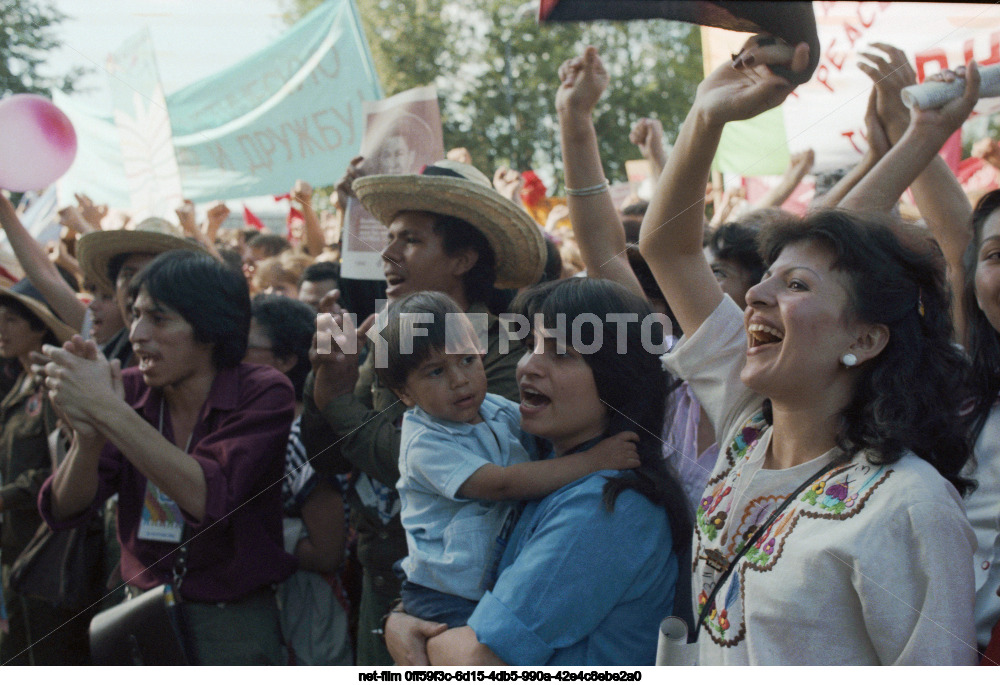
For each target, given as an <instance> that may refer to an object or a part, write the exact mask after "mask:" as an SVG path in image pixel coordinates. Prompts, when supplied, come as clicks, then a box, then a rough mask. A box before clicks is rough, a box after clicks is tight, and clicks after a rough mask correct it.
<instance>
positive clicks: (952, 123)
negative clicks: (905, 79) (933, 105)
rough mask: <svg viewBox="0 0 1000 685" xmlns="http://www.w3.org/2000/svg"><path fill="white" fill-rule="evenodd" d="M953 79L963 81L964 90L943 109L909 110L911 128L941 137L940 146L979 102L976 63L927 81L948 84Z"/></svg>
mask: <svg viewBox="0 0 1000 685" xmlns="http://www.w3.org/2000/svg"><path fill="white" fill-rule="evenodd" d="M955 79H965V90H964V91H963V93H962V96H961V97H957V98H955V99H954V100H952V101H951V102H949V103H948V104H946V105H945V106H944V107H940V108H938V109H918V108H916V107H914V108H913V109H912V110H911V126H912V127H913V128H915V129H919V130H921V131H923V132H925V133H926V132H934V133H938V132H939V136H943V137H944V138H943V139H942V142H941V144H942V145H943V144H944V140H947V138H948V136H950V135H951V134H952V133H954V132H955V131H957V130H958V128H959V127H960V126H961V125H962V124H964V123H965V120H966V119H968V118H969V115H970V114H972V108H973V107H975V106H976V102H978V101H979V82H980V77H979V65H978V64H977V63H976V62H974V61H973V62H969V66H967V67H958V68H957V69H955V70H954V71H951V70H950V69H945V70H943V71H940V72H938V73H937V74H934V75H933V76H931V77H929V78H928V79H927V80H928V81H943V82H945V83H950V82H952V81H954V80H955Z"/></svg>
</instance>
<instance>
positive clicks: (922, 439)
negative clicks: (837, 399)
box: [760, 210, 971, 494]
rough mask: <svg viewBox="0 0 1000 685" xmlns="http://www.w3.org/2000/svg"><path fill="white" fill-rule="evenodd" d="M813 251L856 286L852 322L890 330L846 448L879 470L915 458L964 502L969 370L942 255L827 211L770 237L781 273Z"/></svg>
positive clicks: (867, 374) (852, 407)
mask: <svg viewBox="0 0 1000 685" xmlns="http://www.w3.org/2000/svg"><path fill="white" fill-rule="evenodd" d="M802 242H807V243H812V244H816V245H818V246H820V247H822V248H824V249H826V250H828V251H829V253H830V254H831V255H832V257H833V268H834V269H835V270H837V271H839V272H840V273H842V274H843V275H844V276H846V279H847V282H848V297H849V306H850V309H851V312H852V313H853V315H854V316H855V317H857V319H858V320H860V321H863V322H865V323H869V324H882V325H885V326H887V327H888V329H889V341H888V343H887V344H886V346H885V349H883V350H882V352H881V353H880V354H879V355H878V356H877V357H875V358H874V359H872V360H870V361H869V362H867V363H865V364H863V365H862V366H861V367H859V376H858V379H857V384H856V385H855V388H854V394H853V396H852V398H851V401H850V402H849V403H848V405H847V407H845V408H844V410H843V412H842V413H841V416H840V424H839V428H838V431H837V444H838V446H839V447H841V448H842V449H843V450H844V451H845V452H847V453H849V454H850V453H854V452H857V451H858V450H863V449H867V450H870V451H869V456H868V459H869V461H871V462H872V463H876V464H891V463H893V462H896V461H898V460H899V459H900V458H901V457H902V455H903V452H904V451H905V450H911V451H913V452H914V453H915V454H916V455H917V456H919V457H920V458H921V459H924V460H925V461H927V462H929V463H930V464H932V465H933V466H934V467H935V468H936V469H937V470H938V472H939V473H940V474H941V475H942V476H944V477H945V478H946V479H947V480H948V481H950V482H951V483H952V484H953V485H954V486H955V487H956V488H957V489H958V490H959V492H961V493H963V494H964V493H965V492H966V491H967V489H968V488H969V487H970V486H971V482H970V481H969V480H967V479H965V478H963V477H962V476H960V475H959V474H960V471H961V470H962V467H963V466H964V465H965V463H966V461H968V458H969V454H970V451H971V450H970V447H971V446H970V442H969V439H968V435H967V433H966V432H965V430H964V428H963V425H962V421H961V420H960V416H959V407H960V405H961V402H962V398H963V397H964V394H965V391H964V385H963V379H964V378H965V375H966V371H967V368H968V364H967V362H966V359H965V357H964V355H963V354H962V352H961V350H959V349H958V348H956V347H955V346H954V345H953V344H952V333H953V328H952V319H951V309H950V304H951V302H950V295H949V291H948V287H947V282H946V280H945V269H944V263H943V260H942V258H941V255H940V252H935V251H933V250H931V249H929V246H928V245H927V243H926V241H924V240H923V239H922V238H921V237H919V236H916V235H915V234H912V233H908V232H906V230H905V229H902V228H900V227H897V226H895V225H893V224H891V223H889V222H888V221H887V220H886V219H883V218H881V217H875V216H865V215H859V214H854V213H849V212H845V211H841V210H826V211H820V212H816V213H814V214H811V215H808V216H806V217H805V218H804V219H801V220H799V221H796V222H778V223H775V224H772V225H770V226H768V227H765V228H764V229H763V231H762V232H761V236H760V245H761V255H762V256H763V257H764V261H765V263H767V264H768V265H770V264H772V263H773V262H774V261H775V259H777V257H778V255H779V254H780V253H781V251H782V250H783V249H784V248H785V247H787V246H789V245H792V244H796V243H802Z"/></svg>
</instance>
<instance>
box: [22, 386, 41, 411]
mask: <svg viewBox="0 0 1000 685" xmlns="http://www.w3.org/2000/svg"><path fill="white" fill-rule="evenodd" d="M42 392H43V391H42V390H39V391H38V392H36V393H35V394H34V395H32V396H31V397H29V398H28V403H27V405H26V406H25V408H24V410H25V412H26V413H27V414H28V416H38V415H39V414H41V413H42Z"/></svg>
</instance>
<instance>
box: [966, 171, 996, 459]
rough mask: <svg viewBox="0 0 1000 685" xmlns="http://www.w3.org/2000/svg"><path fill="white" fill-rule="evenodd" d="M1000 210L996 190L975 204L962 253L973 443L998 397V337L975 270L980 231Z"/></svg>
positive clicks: (981, 238) (970, 432)
mask: <svg viewBox="0 0 1000 685" xmlns="http://www.w3.org/2000/svg"><path fill="white" fill-rule="evenodd" d="M998 209H1000V190H993V191H990V192H988V193H986V194H985V195H983V196H982V197H981V198H979V202H977V203H976V208H975V210H974V211H973V212H972V240H971V241H970V242H969V246H968V247H967V248H966V250H965V255H964V257H963V259H962V266H963V267H964V270H965V287H964V288H963V292H962V309H963V313H964V315H965V322H966V331H965V348H966V350H967V351H968V353H969V357H970V359H971V362H972V364H971V367H970V369H969V376H968V382H967V387H968V389H969V394H970V395H971V397H972V401H973V406H972V411H971V413H970V414H969V415H968V417H967V421H968V425H969V436H970V438H971V439H972V440H973V441H975V440H976V439H977V438H978V437H979V433H980V432H981V431H982V430H983V426H984V425H985V424H986V419H987V418H988V417H989V414H990V410H991V409H992V408H993V403H994V402H995V401H996V399H997V395H998V394H1000V333H998V332H997V330H996V329H995V328H993V324H991V323H990V322H989V319H987V318H986V315H985V314H983V311H982V310H981V309H980V308H979V301H978V300H977V299H976V267H977V265H978V264H979V248H980V246H981V245H982V242H983V227H984V226H985V225H986V220H987V219H988V218H989V217H990V215H991V214H993V212H995V211H996V210H998Z"/></svg>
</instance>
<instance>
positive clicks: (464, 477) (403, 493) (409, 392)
mask: <svg viewBox="0 0 1000 685" xmlns="http://www.w3.org/2000/svg"><path fill="white" fill-rule="evenodd" d="M446 333H447V334H448V335H449V336H450V337H451V338H452V339H449V340H448V341H447V346H446V340H445V338H446ZM376 345H377V347H376V354H379V352H380V351H379V350H378V346H380V345H385V349H384V350H381V353H382V354H384V355H385V356H384V357H383V358H382V359H383V360H384V361H386V362H387V364H385V363H380V360H379V357H376V372H377V373H378V375H379V378H380V380H381V381H382V383H383V384H384V385H385V386H387V387H389V388H391V389H392V390H393V391H394V392H395V393H396V394H397V395H398V396H399V398H400V399H401V400H402V401H403V402H404V403H405V404H406V405H407V406H408V407H410V409H409V410H408V411H407V412H406V413H405V414H404V415H403V428H402V437H401V443H400V449H399V473H400V477H399V482H398V483H397V484H396V489H397V490H398V491H399V497H400V504H401V507H402V509H401V512H400V518H401V520H402V524H403V528H404V529H405V531H406V542H407V547H408V551H409V556H407V557H406V558H405V559H403V561H402V564H401V567H402V571H403V572H405V575H406V579H405V580H404V581H403V586H402V599H403V606H404V607H405V608H406V612H407V613H409V614H411V615H415V616H418V617H420V618H422V619H426V620H429V621H438V622H441V623H447V624H448V625H449V626H450V627H456V626H462V625H465V623H466V620H467V619H468V618H469V616H470V615H471V614H472V611H473V609H475V607H476V604H477V602H478V601H479V599H480V598H481V597H482V596H483V593H484V592H485V591H487V590H489V589H490V588H492V586H493V582H494V580H495V570H496V565H497V564H498V562H499V560H500V555H501V554H502V552H503V547H504V544H505V542H506V539H507V536H508V535H509V533H510V530H511V529H512V528H513V524H514V523H515V522H516V518H517V513H518V511H519V508H518V507H517V502H519V501H520V500H530V499H537V498H541V497H543V496H545V495H547V494H549V493H550V492H554V491H555V490H558V489H559V488H561V487H563V486H564V485H567V484H569V483H572V482H573V481H575V480H578V479H579V478H582V477H584V476H586V475H587V474H590V473H593V472H595V471H601V470H605V469H615V470H618V469H630V468H636V467H638V466H639V457H638V452H637V451H636V443H637V441H638V435H636V434H635V433H629V432H625V433H620V434H618V435H616V436H614V437H611V438H607V439H605V440H603V441H602V442H600V443H598V444H597V445H595V446H593V447H592V448H591V449H589V450H587V451H586V452H582V453H577V454H574V455H573V456H572V457H562V458H554V459H546V460H542V461H532V459H533V458H536V459H537V456H538V455H537V453H536V449H535V440H534V438H533V437H532V436H530V435H528V434H526V433H524V432H523V431H521V429H520V413H519V410H518V405H517V403H515V402H512V401H510V400H508V399H506V398H504V397H501V396H499V395H493V394H488V393H487V392H486V372H485V371H484V369H483V362H482V357H481V352H480V350H479V344H478V339H477V337H476V334H475V331H474V330H473V327H472V324H471V322H470V321H469V319H468V318H467V317H466V316H465V314H464V313H463V312H462V310H461V309H460V308H459V307H458V305H457V304H456V303H455V302H454V300H452V299H451V298H449V297H448V296H447V295H444V294H442V293H435V292H421V293H414V294H412V295H410V296H408V297H405V298H403V299H402V300H399V301H397V302H395V303H393V304H392V305H391V306H390V307H389V309H388V311H387V323H386V326H385V328H384V329H383V330H382V332H381V339H380V340H378V341H377V342H376Z"/></svg>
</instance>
